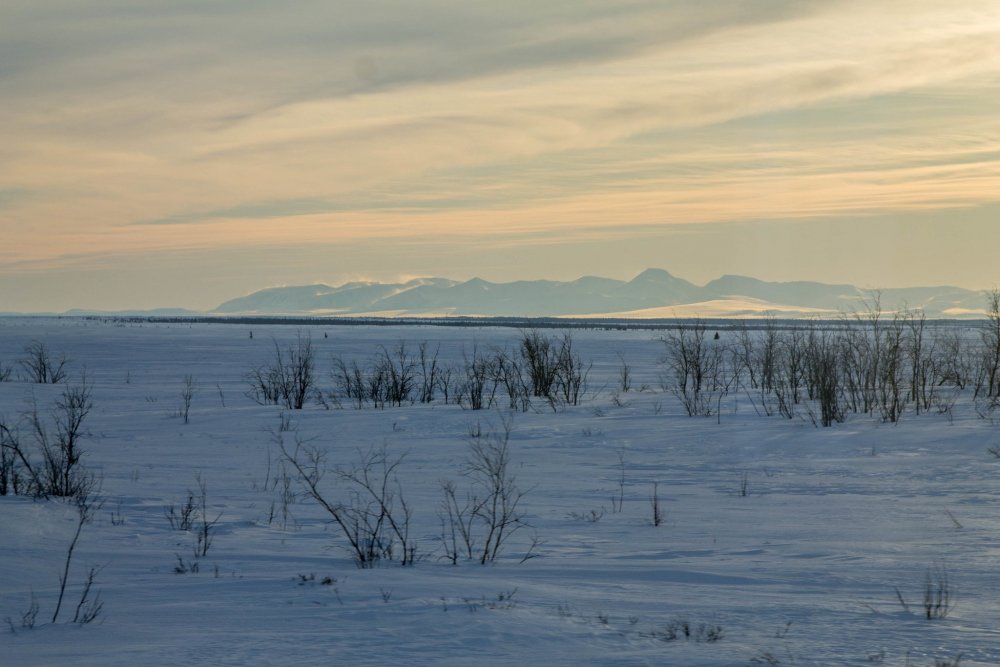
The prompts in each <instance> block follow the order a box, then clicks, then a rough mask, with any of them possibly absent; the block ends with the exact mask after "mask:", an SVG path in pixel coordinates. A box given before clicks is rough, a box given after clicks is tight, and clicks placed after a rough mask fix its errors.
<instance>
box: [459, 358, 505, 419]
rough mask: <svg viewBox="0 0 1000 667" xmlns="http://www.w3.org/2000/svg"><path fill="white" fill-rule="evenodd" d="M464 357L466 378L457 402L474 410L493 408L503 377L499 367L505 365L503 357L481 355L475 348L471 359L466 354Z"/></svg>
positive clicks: (463, 380)
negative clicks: (498, 369)
mask: <svg viewBox="0 0 1000 667" xmlns="http://www.w3.org/2000/svg"><path fill="white" fill-rule="evenodd" d="M462 357H463V375H464V378H463V379H462V383H461V385H460V386H459V388H458V390H457V391H456V396H455V399H456V401H457V402H458V403H459V404H460V405H466V404H467V405H468V407H469V408H470V409H472V410H483V409H489V408H491V407H493V403H494V401H495V400H496V393H497V388H498V386H499V381H500V377H501V376H500V373H499V372H498V371H497V366H498V365H500V364H502V363H503V361H502V356H501V355H497V354H494V355H493V356H485V355H481V354H480V353H479V351H478V349H477V348H476V347H475V346H474V347H473V348H472V356H471V357H468V356H466V355H465V353H464V352H463V353H462Z"/></svg>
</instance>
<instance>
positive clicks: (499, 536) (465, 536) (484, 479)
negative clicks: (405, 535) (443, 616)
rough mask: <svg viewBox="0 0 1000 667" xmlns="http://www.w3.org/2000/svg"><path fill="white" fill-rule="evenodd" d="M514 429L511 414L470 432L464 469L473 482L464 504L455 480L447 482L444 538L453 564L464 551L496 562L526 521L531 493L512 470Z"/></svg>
mask: <svg viewBox="0 0 1000 667" xmlns="http://www.w3.org/2000/svg"><path fill="white" fill-rule="evenodd" d="M513 427H514V421H513V417H512V416H510V415H507V416H504V417H502V418H501V419H500V424H499V428H497V429H495V430H489V431H487V432H485V433H484V432H483V431H482V429H481V428H479V427H478V425H477V428H475V429H471V430H470V435H469V457H468V459H467V460H466V463H465V468H464V470H463V471H462V472H463V474H464V475H465V477H467V478H468V479H469V483H470V484H469V490H468V492H467V494H466V495H465V497H464V501H463V502H460V501H459V499H458V494H457V488H456V486H455V484H453V483H452V482H449V481H445V482H442V489H443V491H444V501H443V503H442V512H441V521H442V540H443V542H444V545H445V553H446V558H448V559H449V560H451V561H452V563H455V562H457V561H458V558H459V555H460V554H461V555H462V556H464V557H467V558H469V559H470V560H471V559H477V560H479V562H480V563H482V564H485V563H489V562H493V561H495V560H496V559H497V558H498V557H499V556H500V554H501V552H502V551H503V547H504V545H505V544H506V542H507V540H508V539H509V538H510V536H511V535H513V534H514V533H515V532H517V531H518V530H519V529H520V528H522V527H524V525H525V523H524V521H523V516H522V514H521V511H520V509H519V505H520V502H521V500H522V498H524V495H525V494H526V493H527V492H526V491H522V490H521V489H520V488H519V487H518V485H517V480H516V479H515V477H514V474H513V473H512V472H511V470H510V434H511V431H512V430H513Z"/></svg>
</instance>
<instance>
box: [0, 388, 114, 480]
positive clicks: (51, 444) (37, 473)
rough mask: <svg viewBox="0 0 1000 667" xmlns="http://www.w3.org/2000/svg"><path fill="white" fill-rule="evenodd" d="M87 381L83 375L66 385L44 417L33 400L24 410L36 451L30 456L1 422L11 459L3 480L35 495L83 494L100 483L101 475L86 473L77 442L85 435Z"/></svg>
mask: <svg viewBox="0 0 1000 667" xmlns="http://www.w3.org/2000/svg"><path fill="white" fill-rule="evenodd" d="M90 395H91V385H89V384H87V381H86V378H84V381H83V383H82V384H80V385H79V386H67V387H66V388H65V389H63V392H62V394H61V396H60V397H59V398H58V399H57V400H56V404H55V407H54V408H53V409H52V412H51V415H50V418H49V419H48V420H46V419H45V418H44V417H43V416H42V414H41V412H40V411H39V408H38V405H37V403H35V402H32V405H31V409H30V410H29V411H28V412H27V413H26V414H25V420H26V421H27V423H28V425H29V428H30V431H31V434H32V436H33V438H34V441H35V446H36V450H37V455H34V456H33V455H31V453H30V452H28V451H27V450H26V449H27V448H26V447H25V446H23V444H22V443H21V440H20V435H19V433H18V432H17V431H12V430H10V429H9V428H8V427H6V426H5V425H0V431H2V433H0V440H2V445H3V446H2V449H3V450H4V451H6V452H7V455H6V457H5V458H8V457H9V458H12V459H13V461H12V462H11V464H10V470H9V472H8V475H9V477H8V479H9V480H11V486H13V487H14V488H15V493H20V492H22V491H23V492H24V493H27V494H30V495H33V496H36V497H40V498H49V497H59V498H86V497H88V496H90V495H92V494H93V493H94V492H95V491H96V490H97V488H98V487H99V486H100V480H99V479H98V478H97V477H95V476H94V475H93V474H92V473H90V472H88V471H87V470H86V469H85V468H84V467H83V465H82V464H81V460H82V458H83V454H84V450H83V448H82V447H81V441H82V440H83V439H84V438H85V437H86V436H87V431H86V430H85V429H84V427H83V423H84V420H85V419H86V418H87V415H88V414H90V411H91V410H92V409H93V403H92V402H91V400H90Z"/></svg>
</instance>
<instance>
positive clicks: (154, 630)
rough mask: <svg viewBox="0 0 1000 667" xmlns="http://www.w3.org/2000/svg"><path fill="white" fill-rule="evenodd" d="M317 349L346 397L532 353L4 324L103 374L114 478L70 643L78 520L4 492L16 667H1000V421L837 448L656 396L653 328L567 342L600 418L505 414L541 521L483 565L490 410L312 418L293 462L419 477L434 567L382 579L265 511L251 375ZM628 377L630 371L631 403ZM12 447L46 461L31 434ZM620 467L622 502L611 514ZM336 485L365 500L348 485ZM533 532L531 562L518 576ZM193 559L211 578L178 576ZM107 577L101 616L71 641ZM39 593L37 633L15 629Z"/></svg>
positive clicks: (96, 457) (102, 439)
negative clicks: (925, 603)
mask: <svg viewBox="0 0 1000 667" xmlns="http://www.w3.org/2000/svg"><path fill="white" fill-rule="evenodd" d="M324 332H325V333H326V335H327V336H328V337H324ZM306 334H309V335H311V338H312V343H313V346H314V347H315V348H316V351H317V361H318V369H317V371H318V376H319V380H320V384H321V386H322V387H323V388H325V389H327V390H328V389H330V388H331V386H332V381H331V380H330V377H329V370H330V368H331V366H332V363H331V358H332V356H333V355H334V354H339V355H342V356H343V357H344V358H345V359H358V360H359V361H361V362H363V361H366V360H368V359H370V358H371V357H372V355H373V354H374V353H375V352H376V351H377V350H378V348H379V346H381V345H384V346H387V347H390V348H391V347H392V346H394V345H396V344H397V343H398V342H399V341H401V340H405V341H408V342H409V343H410V344H412V345H414V346H415V345H416V344H417V343H419V342H420V341H429V342H430V345H431V347H432V348H433V347H436V346H437V345H438V344H440V349H441V358H442V360H444V361H447V362H449V363H454V362H458V361H460V360H461V358H462V354H463V351H464V352H465V353H466V354H469V353H471V350H472V348H473V346H477V347H478V349H480V350H482V349H489V348H492V347H494V346H508V347H511V348H513V346H514V345H515V344H516V341H517V339H518V335H519V334H518V332H517V331H515V330H510V329H489V328H483V329H469V328H461V329H450V328H435V327H427V328H421V327H416V326H412V327H371V328H366V327H344V326H328V327H320V326H316V327H313V328H312V329H311V330H298V329H296V328H294V327H282V326H270V327H264V326H255V327H253V338H252V339H250V338H249V332H248V327H246V326H238V325H225V324H216V325H208V324H196V325H176V324H174V325H168V324H150V323H143V324H128V325H123V324H121V323H114V322H99V321H94V320H83V319H74V318H64V319H32V318H20V319H19V318H10V319H3V320H0V363H3V364H4V365H12V364H16V360H17V359H18V358H19V357H20V356H21V354H22V350H23V348H24V346H25V345H26V344H28V343H29V342H30V341H32V340H35V339H37V340H41V341H44V342H45V344H46V345H47V346H48V347H49V348H50V349H51V350H53V351H55V352H65V353H66V355H67V357H68V358H69V359H70V363H69V367H70V369H71V379H72V382H74V383H77V382H79V378H80V375H81V373H82V372H83V371H84V369H86V376H87V381H88V382H91V383H93V402H94V409H93V412H92V413H91V414H90V416H89V417H88V421H87V423H86V426H87V429H88V431H89V433H90V437H89V438H88V439H87V440H86V441H85V450H86V454H85V455H84V458H83V464H84V465H85V466H87V468H88V469H90V470H92V471H94V472H96V473H97V474H99V475H100V476H101V477H102V478H103V488H102V496H103V498H104V505H103V508H102V509H101V511H100V512H98V514H97V517H96V520H95V521H94V522H93V523H91V524H89V525H86V526H84V528H83V532H82V535H81V538H80V541H79V544H78V545H77V549H76V552H75V554H74V556H73V561H72V566H71V568H70V572H69V582H68V587H67V594H66V602H64V609H63V611H62V613H61V618H60V622H59V623H56V624H52V623H50V622H49V621H50V620H51V615H52V613H53V609H54V606H55V601H56V596H57V594H58V589H59V576H60V574H61V572H62V568H63V566H64V562H65V557H66V549H67V546H68V545H69V542H70V540H71V538H72V534H73V531H74V529H75V514H74V510H73V509H72V507H70V506H68V505H67V504H65V503H63V502H59V501H36V500H32V499H30V498H26V497H14V496H6V497H0V619H3V618H5V617H10V619H11V621H10V623H11V625H12V626H13V630H11V628H10V627H9V626H8V624H7V623H5V624H4V627H3V629H2V634H0V664H3V665H12V666H18V667H27V666H33V665H39V666H41V665H66V664H72V665H76V666H78V667H79V666H84V665H101V666H115V665H122V666H132V665H144V666H147V667H150V666H154V665H191V664H198V665H294V666H305V665H335V664H350V665H359V664H361V665H397V666H398V665H470V664H474V665H692V666H696V665H748V664H782V665H870V664H874V663H882V664H887V665H913V666H914V667H917V666H924V665H928V666H929V665H933V664H934V662H935V660H936V659H953V658H955V657H956V656H958V655H959V654H961V656H962V658H961V664H962V665H963V666H966V667H971V666H972V665H998V664H1000V459H997V458H996V457H994V456H992V455H991V454H990V453H988V451H987V449H988V448H989V447H996V446H998V445H1000V427H998V426H997V425H995V424H992V423H990V422H989V421H988V420H984V419H981V418H979V417H978V416H977V415H976V413H975V412H974V411H973V409H972V407H971V403H970V402H969V400H967V399H964V398H963V399H961V400H959V402H958V403H957V404H956V406H955V409H954V419H953V421H952V420H949V419H948V418H947V417H946V416H943V415H939V414H933V413H932V414H929V415H921V416H919V417H917V416H914V415H913V414H911V413H907V414H906V415H905V416H904V418H903V420H902V421H901V423H899V424H898V425H896V426H892V425H887V424H882V423H879V422H878V421H876V420H872V419H870V418H865V417H852V418H850V419H849V420H848V421H847V422H846V423H844V424H839V425H836V426H834V427H832V428H826V429H823V428H816V427H814V426H813V424H812V423H811V422H810V421H809V419H807V418H805V417H798V418H796V419H793V420H790V421H789V420H784V419H781V418H778V417H766V416H762V415H758V414H756V413H755V409H754V406H753V405H752V404H751V402H750V401H749V400H748V398H747V397H746V396H738V397H736V399H737V400H735V401H730V402H728V404H724V407H723V412H722V414H721V416H720V419H718V420H717V419H716V418H715V417H712V418H691V417H687V416H685V415H684V413H683V411H682V410H681V407H680V405H679V404H678V402H677V401H676V399H674V398H673V397H672V396H671V395H670V394H669V393H667V392H664V391H663V390H662V389H661V388H660V386H659V376H660V374H661V372H662V368H661V367H659V366H658V365H657V359H658V358H659V357H660V355H661V352H662V344H661V343H660V342H658V341H657V340H656V339H655V335H654V334H652V333H649V332H641V331H631V332H619V331H575V332H573V337H574V342H575V344H576V346H577V348H578V349H579V352H580V354H581V356H582V357H583V358H584V359H586V360H592V361H593V364H594V365H593V369H592V371H591V374H590V381H589V389H588V391H587V394H586V398H585V400H584V401H583V402H582V404H581V405H580V406H577V407H568V408H564V409H560V410H559V411H553V410H552V409H551V408H550V407H549V406H548V405H547V404H545V403H541V402H538V403H537V404H536V405H535V406H534V409H533V410H531V411H529V412H527V413H516V414H514V416H513V431H512V433H511V439H510V443H511V448H512V449H511V456H512V465H513V466H514V471H515V472H516V477H517V484H518V486H519V487H520V488H521V489H522V490H524V491H526V492H527V493H526V495H525V496H524V498H523V500H522V508H523V510H524V513H525V520H526V522H527V523H528V524H530V526H529V527H525V528H523V529H522V530H520V531H518V532H517V533H515V534H514V536H513V537H512V538H511V540H510V542H509V543H508V544H507V546H506V548H505V550H504V551H503V554H502V557H501V558H499V559H498V561H497V562H496V563H494V564H492V565H486V566H482V565H479V564H477V563H473V562H460V563H459V564H458V565H451V564H449V563H447V562H446V561H445V560H444V559H443V558H442V556H443V553H444V552H443V549H442V546H441V542H440V540H439V536H440V534H441V522H440V518H439V513H438V510H439V507H440V504H441V489H440V481H441V480H443V479H451V480H454V481H455V482H456V483H457V484H458V486H459V488H460V489H463V488H465V485H466V484H467V479H466V478H464V477H463V476H462V468H463V462H464V461H465V459H466V456H467V452H468V448H469V442H468V439H469V433H470V429H473V428H475V426H476V424H477V423H478V424H479V425H480V427H481V428H482V429H483V431H484V432H489V430H491V429H496V428H499V427H500V421H501V416H500V414H499V413H498V412H496V411H471V410H466V409H462V408H461V407H459V406H456V405H450V404H448V405H446V404H444V403H442V402H441V401H440V400H438V401H436V402H434V403H432V404H429V405H419V404H418V405H411V406H405V407H401V408H389V409H385V410H376V409H371V408H368V409H364V410H355V409H352V408H350V407H346V406H345V407H344V408H343V409H336V408H333V409H324V408H323V407H321V406H319V405H315V404H313V405H309V406H307V408H306V409H304V410H302V411H299V412H295V413H294V414H292V417H291V419H292V428H293V429H294V431H288V432H285V433H283V434H281V436H282V437H284V438H286V442H291V437H292V436H293V434H294V432H296V431H297V433H298V435H299V437H300V438H301V439H302V440H306V441H308V442H309V443H311V444H312V445H314V446H317V447H320V448H323V449H324V450H325V451H326V453H327V457H328V463H329V465H331V466H336V465H350V464H351V463H352V462H353V461H355V460H356V459H357V457H358V451H359V449H360V450H367V449H368V448H371V447H381V446H385V447H386V448H387V450H388V452H389V453H390V455H405V458H404V460H403V462H402V464H401V465H400V467H399V474H398V478H399V482H400V484H401V487H402V490H403V493H404V494H405V497H406V500H407V502H408V503H409V504H410V506H411V507H412V510H413V519H412V528H411V533H412V535H414V536H416V538H417V540H418V547H419V550H418V553H417V557H418V562H417V563H416V565H415V566H413V567H406V568H404V567H400V566H399V565H398V564H390V563H386V564H383V565H382V566H380V567H375V568H373V569H364V570H363V569H358V568H357V567H356V566H355V565H354V562H353V561H352V559H351V557H350V554H349V553H348V552H347V550H346V549H345V543H344V540H343V538H342V537H341V535H340V534H339V533H338V531H337V530H336V529H335V527H334V526H333V525H331V524H330V522H329V521H328V519H329V517H328V516H327V515H325V514H324V513H323V512H322V511H321V509H320V508H319V507H318V506H317V504H316V503H315V502H313V501H311V500H308V499H306V498H304V497H302V496H299V497H298V498H296V499H295V501H294V503H293V504H291V505H290V506H289V510H290V512H291V516H289V517H288V518H287V520H283V518H282V516H281V502H280V498H279V494H280V491H281V487H282V485H281V484H280V483H279V484H278V488H277V489H275V488H274V480H275V479H276V478H280V475H281V469H282V465H281V457H280V452H279V450H278V447H277V445H276V442H275V435H274V432H276V431H277V430H278V425H279V421H280V413H281V412H282V411H281V410H280V409H279V408H277V407H274V406H261V405H257V404H256V403H254V402H253V401H251V400H250V399H249V398H247V397H246V396H245V391H246V382H245V375H246V373H247V372H248V371H249V370H250V369H251V368H253V367H255V366H258V365H260V364H262V363H265V362H266V361H268V360H269V359H271V358H272V357H273V354H274V347H273V346H274V342H273V341H272V339H273V340H275V341H277V342H278V344H279V345H281V346H285V345H287V344H289V343H290V342H293V341H294V340H295V339H296V336H297V335H306ZM619 355H622V356H623V357H624V358H625V359H626V360H627V361H628V363H629V364H631V366H632V368H633V372H634V375H635V378H634V388H633V390H632V391H630V392H628V393H619V394H617V395H616V392H615V386H616V383H617V380H616V375H617V373H618V366H619V363H620V362H619ZM188 374H190V375H192V376H194V378H195V380H196V382H197V391H196V393H195V395H194V398H193V403H192V408H191V413H190V423H189V424H184V423H183V420H181V419H180V418H178V417H177V416H176V413H177V410H178V408H179V406H180V403H181V398H180V394H181V389H182V386H183V378H184V376H185V375H188ZM16 376H17V370H15V373H14V377H12V379H11V380H12V381H8V382H4V383H0V415H3V417H4V419H5V420H6V423H8V424H16V423H18V421H19V420H20V419H21V415H22V413H23V412H24V411H25V410H27V409H28V408H29V406H30V405H31V403H32V401H34V402H36V404H37V405H38V406H39V410H40V411H41V413H42V414H43V415H45V414H46V413H47V411H48V410H49V409H50V406H51V405H53V403H54V402H55V401H56V399H57V398H58V397H59V394H60V392H61V391H62V387H61V386H58V385H57V386H52V385H47V386H46V385H35V384H29V383H27V382H24V381H21V380H18V379H17V378H16ZM643 385H647V388H646V389H644V390H642V391H640V390H639V389H640V388H641V387H642V386H643ZM719 422H721V423H719ZM21 438H22V442H23V443H27V444H29V445H30V443H31V439H30V437H29V433H28V432H27V431H26V430H25V429H24V427H23V425H22V431H21ZM619 453H621V457H622V460H624V488H623V492H624V505H623V507H622V511H621V512H614V511H612V498H613V497H615V496H617V494H618V493H619V491H620V487H619V479H620V476H621V472H622V468H621V467H620V464H619V460H620V459H619ZM196 476H200V479H201V480H203V481H204V482H205V484H206V486H207V502H208V509H209V513H210V515H211V516H212V517H215V516H217V515H218V516H219V520H218V523H217V524H216V526H215V529H214V532H213V541H212V544H211V548H210V550H209V552H208V554H207V556H205V557H203V558H197V559H196V558H195V556H194V554H193V547H194V545H195V536H194V534H193V533H189V532H182V531H178V530H172V529H171V527H170V525H169V523H168V521H167V518H166V516H165V508H167V507H168V506H171V505H174V506H179V505H181V504H182V503H183V502H184V500H185V499H186V496H187V492H188V490H195V491H196V490H197V482H196ZM744 479H745V480H746V483H745V488H746V492H747V494H746V495H745V496H744V495H742V493H741V487H743V486H744V484H743V480H744ZM654 482H655V483H657V489H658V494H659V497H660V501H661V503H662V508H663V510H664V512H665V516H666V519H665V522H664V523H663V525H660V526H659V527H654V526H653V525H652V523H651V518H652V511H651V502H650V497H651V494H652V492H653V486H654ZM325 484H326V486H325V488H327V489H328V493H329V495H330V497H331V498H335V499H346V496H344V491H343V490H342V489H341V488H340V487H338V486H337V484H336V482H335V481H334V479H333V478H332V477H330V478H328V479H327V480H326V482H325ZM293 488H294V490H295V491H297V492H298V491H301V488H300V487H298V486H294V487H293ZM272 507H275V508H277V509H276V510H275V512H276V514H275V515H274V516H272ZM602 513H603V514H602ZM588 517H589V518H588ZM593 519H596V520H593ZM534 538H537V540H538V541H539V543H538V545H537V546H536V547H535V551H534V555H535V556H537V557H534V558H530V559H528V560H526V561H524V562H521V561H522V559H523V558H524V556H525V554H526V552H527V551H528V550H529V548H530V546H531V543H532V540H533V539H534ZM178 559H181V560H183V561H184V562H185V563H187V564H189V565H190V564H191V563H192V562H195V561H197V562H198V571H197V572H188V573H185V574H178V573H177V572H176V571H175V567H176V566H177V565H178V562H179V561H178ZM92 566H97V567H99V568H100V571H99V573H98V575H97V580H96V584H95V590H99V591H100V596H101V600H103V602H104V610H103V613H102V614H101V616H100V617H99V619H98V620H97V621H96V622H95V623H92V624H89V625H83V626H81V625H74V624H71V623H66V622H65V621H66V620H68V619H69V618H71V617H72V615H73V611H74V608H75V606H76V604H77V602H78V601H79V595H80V590H81V585H82V583H83V580H84V578H85V576H86V573H87V570H88V569H89V568H90V567H92ZM941 570H946V571H947V573H948V577H949V581H950V586H951V587H952V589H953V595H954V600H955V602H956V604H955V607H954V609H953V610H952V612H951V613H950V614H949V615H948V617H947V618H945V619H941V620H933V621H928V620H926V619H925V618H923V617H922V608H921V606H922V596H923V592H924V585H925V577H926V576H927V573H928V572H929V571H935V572H939V571H941ZM327 577H329V580H328V581H329V582H330V583H327V584H324V583H323V580H324V579H325V578H327ZM897 589H898V592H899V595H901V596H902V598H903V599H904V600H905V601H906V603H907V605H908V607H909V609H908V610H907V609H904V607H903V605H901V603H900V601H899V599H898V597H897ZM33 595H34V596H35V597H36V598H37V601H38V605H39V609H40V611H39V614H38V619H37V623H36V625H35V627H34V628H32V629H27V628H22V627H21V617H22V614H23V613H24V612H25V611H26V610H27V609H29V607H30V605H31V599H32V596H33ZM685 621H686V622H687V623H688V624H689V625H690V627H691V629H692V634H693V635H699V634H700V635H701V636H700V638H701V639H703V640H704V639H705V638H706V637H705V636H704V634H705V633H706V632H707V631H708V630H709V629H714V628H719V629H720V631H721V634H722V636H721V639H719V640H718V641H698V638H699V637H695V636H692V637H691V638H690V639H686V638H685V637H684V633H683V630H682V629H681V630H679V632H678V633H677V634H678V636H677V638H675V639H672V640H671V639H670V635H671V632H670V630H669V629H670V628H671V627H673V628H675V629H677V628H680V627H681V624H682V623H683V622H685ZM702 624H704V628H702V627H701V626H702ZM699 630H700V631H701V632H700V633H699Z"/></svg>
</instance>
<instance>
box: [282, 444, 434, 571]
mask: <svg viewBox="0 0 1000 667" xmlns="http://www.w3.org/2000/svg"><path fill="white" fill-rule="evenodd" d="M280 446H281V452H282V454H284V456H285V460H286V461H288V463H289V464H290V465H291V466H292V467H293V468H294V469H295V471H296V472H297V473H298V477H299V481H300V482H301V483H302V485H303V487H304V489H305V491H306V494H307V495H308V496H309V497H311V498H312V499H313V500H315V501H316V502H317V503H319V505H320V506H321V507H322V508H323V509H324V510H325V511H326V512H327V514H329V515H330V517H331V518H332V519H333V521H334V523H335V524H336V525H337V527H338V528H339V529H340V532H341V534H342V535H343V536H344V538H345V539H346V540H347V542H348V544H349V546H350V551H351V554H352V556H353V557H354V561H355V563H356V564H357V566H358V567H360V568H369V567H374V566H375V565H377V564H378V563H379V562H381V561H383V560H390V561H391V560H394V559H396V558H398V559H399V561H400V564H401V565H404V566H405V565H413V563H414V560H415V558H416V550H417V548H416V544H415V543H413V542H412V541H411V540H410V537H409V531H410V517H411V509H410V506H409V505H408V504H407V503H406V500H405V499H404V498H403V493H402V488H401V485H400V483H399V479H398V478H397V476H396V472H397V469H398V468H399V465H400V464H401V463H402V461H403V457H398V458H390V457H389V456H388V453H387V452H386V449H385V448H384V447H383V448H380V449H370V450H368V451H359V452H358V463H356V464H355V465H354V466H353V467H350V468H334V469H332V470H331V469H330V468H328V467H327V465H326V455H325V453H324V452H323V451H322V450H320V449H319V448H317V447H312V446H309V445H306V444H305V443H303V442H302V440H301V439H300V438H299V437H298V435H296V439H295V448H294V449H292V450H291V451H289V450H288V448H287V447H286V445H285V444H284V442H281V443H280ZM330 472H332V473H333V474H334V477H335V478H336V479H337V481H338V482H340V483H342V484H343V485H344V486H345V487H346V490H345V495H346V496H347V499H346V500H336V499H333V497H332V496H331V495H330V493H329V492H328V491H325V490H324V488H323V486H324V485H323V481H324V479H325V477H326V476H327V475H328V474H329V473H330ZM397 549H398V550H397Z"/></svg>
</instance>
